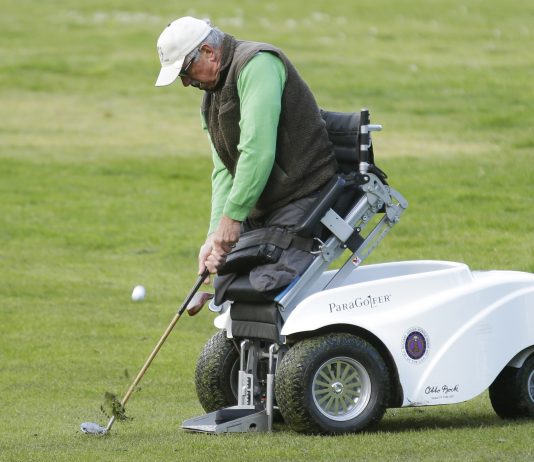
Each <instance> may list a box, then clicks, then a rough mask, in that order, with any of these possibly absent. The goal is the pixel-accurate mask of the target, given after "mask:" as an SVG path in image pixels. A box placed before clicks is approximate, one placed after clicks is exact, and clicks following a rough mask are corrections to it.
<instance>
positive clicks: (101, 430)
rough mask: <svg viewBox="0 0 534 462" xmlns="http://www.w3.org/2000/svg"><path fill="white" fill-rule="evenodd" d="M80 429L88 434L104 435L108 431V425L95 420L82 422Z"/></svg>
mask: <svg viewBox="0 0 534 462" xmlns="http://www.w3.org/2000/svg"><path fill="white" fill-rule="evenodd" d="M80 429H81V430H82V432H84V433H86V434H88V435H104V434H105V433H107V429H106V427H103V426H102V425H98V424H97V423H93V422H84V423H82V424H80Z"/></svg>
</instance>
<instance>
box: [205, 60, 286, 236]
mask: <svg viewBox="0 0 534 462" xmlns="http://www.w3.org/2000/svg"><path fill="white" fill-rule="evenodd" d="M285 82H286V71H285V67H284V64H283V62H282V61H281V60H280V59H279V58H278V57H277V56H275V55H274V54H272V53H266V52H263V53H258V54H257V55H256V56H254V58H252V59H251V60H250V61H249V62H248V63H247V64H246V66H245V67H244V68H243V70H242V71H241V73H240V75H239V78H238V80H237V92H238V95H239V104H240V112H241V120H240V121H239V128H240V131H241V134H240V139H239V145H238V150H239V153H240V155H239V161H238V163H237V166H236V172H235V176H234V177H233V178H232V176H231V175H230V172H229V171H228V170H227V169H226V167H225V166H224V164H223V163H222V161H221V159H220V158H219V155H218V154H217V152H216V150H215V148H214V146H213V144H211V150H212V157H213V166H214V167H213V173H212V177H211V181H212V200H211V219H210V226H209V231H208V234H209V233H212V232H213V231H215V229H216V228H217V226H218V224H219V221H220V220H221V217H222V216H223V215H226V216H228V217H230V218H232V219H234V220H238V221H243V220H244V219H245V218H246V217H247V216H248V214H249V213H250V211H251V210H252V208H253V207H254V205H255V204H256V202H257V200H258V198H259V197H260V195H261V193H262V191H263V189H264V187H265V185H266V183H267V180H268V178H269V175H270V173H271V170H272V167H273V164H274V158H275V154H276V134H277V130H278V121H279V118H280V111H281V101H282V92H283V91H284V85H285ZM203 125H204V129H205V130H206V131H207V126H206V124H205V122H204V121H203ZM208 136H209V135H208Z"/></svg>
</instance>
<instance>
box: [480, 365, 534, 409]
mask: <svg viewBox="0 0 534 462" xmlns="http://www.w3.org/2000/svg"><path fill="white" fill-rule="evenodd" d="M489 397H490V401H491V405H492V406H493V409H494V410H495V412H496V413H497V415H498V416H499V417H501V418H502V419H518V418H532V417H534V355H533V356H530V357H529V358H528V359H527V360H526V361H525V362H524V363H523V366H521V367H520V368H516V367H505V368H504V369H503V370H502V371H501V373H500V374H499V375H498V376H497V378H496V379H495V380H494V382H493V383H492V384H491V385H490V387H489Z"/></svg>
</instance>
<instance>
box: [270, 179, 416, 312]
mask: <svg viewBox="0 0 534 462" xmlns="http://www.w3.org/2000/svg"><path fill="white" fill-rule="evenodd" d="M367 176H368V177H369V181H368V182H367V183H366V184H364V185H363V186H362V187H361V188H362V191H363V192H364V195H363V196H362V197H361V199H360V200H359V201H358V202H357V203H356V204H355V205H354V207H353V208H352V209H351V210H350V211H349V213H348V214H347V216H346V217H345V218H344V220H343V224H341V223H340V222H339V220H338V219H337V218H336V219H335V225H332V228H333V229H335V230H336V231H337V230H341V231H340V232H336V233H334V234H333V235H332V236H331V237H330V238H328V239H327V240H326V242H324V243H323V242H321V245H320V247H319V251H318V252H317V253H318V256H317V257H316V258H315V260H313V262H312V263H311V265H310V266H309V267H308V269H307V270H306V271H305V272H304V273H303V274H302V276H301V277H300V278H299V279H298V280H297V281H296V282H295V283H294V284H292V286H291V290H288V291H284V292H282V293H281V294H280V296H279V298H277V299H276V302H277V303H278V307H279V310H280V314H281V315H282V318H283V320H284V321H285V320H286V319H287V318H288V317H289V315H290V314H291V312H292V311H293V309H294V308H295V306H296V305H297V304H298V302H300V300H301V294H303V293H307V289H308V288H309V287H310V285H311V284H313V283H315V282H316V281H317V280H318V279H319V277H320V276H321V275H322V274H323V272H324V271H326V269H327V268H328V266H329V265H330V264H331V263H332V261H334V260H335V259H336V258H338V257H340V256H341V254H342V253H343V252H344V251H345V249H346V246H345V240H343V238H344V237H345V236H347V235H348V228H350V229H351V230H354V229H356V230H357V231H358V232H360V233H361V232H362V231H363V230H364V229H365V228H366V226H367V225H368V224H369V223H370V222H371V221H372V219H373V217H374V216H375V215H376V214H378V213H380V211H381V210H382V209H383V208H384V209H385V213H384V215H383V217H382V218H381V220H380V221H379V222H378V223H377V224H376V225H375V227H374V228H373V229H372V230H371V231H370V232H369V233H368V234H367V236H366V237H365V238H364V240H363V242H362V243H361V244H360V246H359V247H358V248H357V249H356V251H355V252H354V253H353V254H352V255H351V256H350V257H349V258H348V259H347V261H346V262H345V264H344V265H343V266H342V268H341V269H340V270H339V271H338V272H337V273H336V274H335V276H334V277H333V278H332V279H331V280H330V281H329V282H328V283H327V284H326V285H325V286H324V287H322V288H320V289H319V290H324V289H328V288H330V287H333V286H334V285H335V284H337V283H339V282H340V281H342V280H343V279H344V278H345V277H346V276H347V274H348V273H349V272H351V271H352V270H354V268H355V267H357V266H359V265H360V264H361V263H362V262H363V261H364V260H365V259H366V258H367V257H368V256H369V254H370V253H371V252H372V251H373V250H374V249H375V248H376V246H377V245H378V243H379V242H380V241H381V240H382V239H384V237H385V236H386V234H387V233H388V232H389V231H390V230H391V228H392V227H393V226H394V225H395V224H396V223H397V222H398V221H399V219H400V216H401V215H402V214H403V212H404V210H405V209H406V208H407V207H408V202H407V201H406V199H405V198H404V197H403V196H402V195H401V194H400V193H399V192H398V191H396V190H394V189H393V188H390V187H389V186H386V185H384V184H383V183H382V181H380V179H379V178H378V177H377V176H376V175H374V174H372V173H367ZM331 217H332V215H331V213H330V211H329V212H327V213H326V215H325V217H324V218H323V220H324V221H327V222H331V221H332V220H331ZM340 237H341V238H340Z"/></svg>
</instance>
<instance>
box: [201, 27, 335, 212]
mask: <svg viewBox="0 0 534 462" xmlns="http://www.w3.org/2000/svg"><path fill="white" fill-rule="evenodd" d="M260 51H267V52H270V53H274V54H275V55H276V56H278V57H279V58H280V59H281V60H282V61H283V63H284V65H285V68H286V74H287V79H286V84H285V87H284V91H283V94H282V108H281V113H280V120H279V123H278V134H277V142H276V156H275V163H274V166H273V169H272V171H271V174H270V176H269V180H268V182H267V185H266V187H265V189H264V191H263V193H262V194H261V196H260V198H259V199H258V202H257V203H256V206H255V208H254V209H253V210H252V212H251V214H250V217H251V218H260V217H261V216H263V215H265V214H267V213H269V212H271V211H273V210H275V209H277V208H279V207H282V206H284V205H287V204H288V203H290V202H292V201H294V200H296V199H299V198H301V197H304V196H306V195H308V194H310V193H311V192H313V191H315V190H316V189H318V188H319V187H321V186H322V185H323V184H324V183H326V182H327V181H328V180H329V179H330V178H331V177H332V175H333V174H334V173H335V171H336V168H337V164H336V161H335V158H334V153H333V150H332V145H331V143H330V141H329V140H328V133H327V131H326V126H325V123H324V121H323V119H322V117H321V115H320V111H319V107H318V106H317V103H316V101H315V98H314V97H313V95H312V93H311V91H310V89H309V88H308V86H307V85H306V83H305V82H304V81H303V80H302V78H301V77H300V76H299V74H298V73H297V71H296V69H295V68H294V67H293V65H292V64H291V62H290V61H289V60H288V59H287V57H286V56H285V55H284V54H283V53H282V51H281V50H279V49H278V48H275V47H274V46H272V45H269V44H266V43H258V42H245V41H237V40H235V39H234V38H233V37H232V36H230V35H225V38H224V41H223V48H222V59H221V70H220V80H219V83H218V84H217V87H216V88H215V89H214V90H213V91H206V93H205V94H204V99H203V102H202V113H203V116H204V120H205V121H206V123H207V126H208V132H209V134H210V137H211V140H212V142H213V145H214V147H215V149H216V151H217V153H218V154H219V157H220V158H221V161H222V162H223V163H224V165H225V166H226V168H227V169H228V170H229V172H230V173H231V175H232V176H234V174H235V169H236V164H237V161H238V159H239V155H240V152H239V150H238V148H237V146H238V144H239V137H240V129H239V120H240V110H239V95H238V93H237V80H238V78H239V74H240V72H241V70H242V69H243V67H244V66H245V65H246V64H247V63H248V62H249V61H250V59H252V57H253V56H254V55H256V54H257V53H258V52H260Z"/></svg>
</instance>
